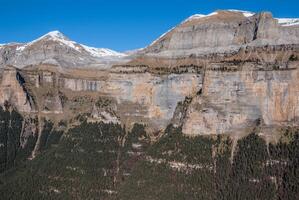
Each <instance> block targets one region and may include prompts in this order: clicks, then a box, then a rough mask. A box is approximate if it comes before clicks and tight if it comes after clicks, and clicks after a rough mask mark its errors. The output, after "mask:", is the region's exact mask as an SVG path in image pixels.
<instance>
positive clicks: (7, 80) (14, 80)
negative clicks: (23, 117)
mask: <svg viewBox="0 0 299 200" xmlns="http://www.w3.org/2000/svg"><path fill="white" fill-rule="evenodd" d="M6 103H9V104H13V106H15V107H16V108H17V109H18V110H19V111H21V112H31V111H34V110H35V107H34V106H35V105H34V101H33V98H32V96H31V95H30V93H29V91H28V90H27V89H26V87H25V80H24V79H23V77H22V76H21V74H20V73H19V71H18V70H17V69H15V68H13V67H7V68H5V69H4V70H3V72H2V80H1V84H0V105H2V106H3V105H5V104H6Z"/></svg>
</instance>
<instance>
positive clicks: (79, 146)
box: [0, 10, 299, 200]
mask: <svg viewBox="0 0 299 200" xmlns="http://www.w3.org/2000/svg"><path fill="white" fill-rule="evenodd" d="M298 33H299V25H298V20H297V19H276V18H274V17H273V16H272V14H271V13H268V12H262V13H256V14H255V13H252V12H247V11H237V10H225V11H223V10H222V11H220V10H219V11H215V12H213V13H211V14H208V15H201V14H196V15H193V16H191V17H189V18H188V19H186V20H184V21H183V22H182V23H180V24H179V25H178V26H176V27H174V28H173V29H171V30H170V31H168V32H167V33H165V34H163V35H162V36H161V37H159V38H158V39H157V40H155V41H154V42H152V43H151V44H150V45H149V46H147V47H145V48H143V49H139V50H133V51H128V52H127V53H126V55H123V54H120V53H116V52H113V51H111V50H106V49H96V48H90V47H86V46H84V45H81V44H78V43H76V42H73V41H71V40H69V39H68V38H67V37H65V36H64V35H62V34H61V33H59V32H51V33H49V34H47V35H45V36H43V37H41V38H39V39H37V40H35V41H33V42H30V43H27V44H17V43H12V44H7V45H4V46H1V47H0V53H1V56H2V61H1V62H2V65H3V67H2V68H0V172H1V174H0V191H1V194H0V196H1V199H130V200H131V199H136V200H140V199H148V200H152V199H211V200H214V199H233V200H234V199H236V200H238V199H269V200H272V199H296V198H297V197H298V195H299V184H298V180H299V177H298V174H299V173H298V169H299V168H298V166H299V160H298V153H299V152H298V150H299V121H298V119H299V98H298V94H299V87H298V82H299V73H298V72H299V71H298V70H299V69H298V66H299V43H298V41H299V34H298ZM127 55H128V56H127Z"/></svg>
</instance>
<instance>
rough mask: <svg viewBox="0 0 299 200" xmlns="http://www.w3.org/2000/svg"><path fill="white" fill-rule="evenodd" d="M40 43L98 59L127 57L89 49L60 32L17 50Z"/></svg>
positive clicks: (105, 50)
mask: <svg viewBox="0 0 299 200" xmlns="http://www.w3.org/2000/svg"><path fill="white" fill-rule="evenodd" d="M40 41H54V42H57V43H59V44H61V45H65V46H68V47H69V48H72V49H74V50H76V51H78V52H80V53H88V54H89V55H90V56H92V57H96V58H102V57H113V56H115V57H122V56H125V54H122V53H118V52H116V51H113V50H110V49H105V48H95V47H88V46H86V45H83V44H79V43H77V42H75V41H72V40H70V39H69V38H68V37H66V36H65V35H64V34H63V33H61V32H59V31H51V32H49V33H47V34H45V35H43V36H41V37H39V38H38V39H36V40H33V41H32V42H29V43H27V44H21V45H18V46H17V49H16V50H17V51H18V52H22V51H23V50H25V49H26V48H27V47H29V46H31V45H34V44H36V43H37V42H40Z"/></svg>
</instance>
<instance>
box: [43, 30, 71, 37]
mask: <svg viewBox="0 0 299 200" xmlns="http://www.w3.org/2000/svg"><path fill="white" fill-rule="evenodd" d="M44 36H50V37H53V38H61V39H64V38H66V37H65V35H63V34H62V33H61V32H59V31H51V32H49V33H47V34H46V35H44Z"/></svg>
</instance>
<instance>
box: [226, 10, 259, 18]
mask: <svg viewBox="0 0 299 200" xmlns="http://www.w3.org/2000/svg"><path fill="white" fill-rule="evenodd" d="M227 11H230V12H238V13H242V14H243V15H244V17H252V16H253V15H255V13H253V12H249V11H245V10H235V9H229V10H227Z"/></svg>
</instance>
